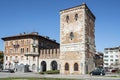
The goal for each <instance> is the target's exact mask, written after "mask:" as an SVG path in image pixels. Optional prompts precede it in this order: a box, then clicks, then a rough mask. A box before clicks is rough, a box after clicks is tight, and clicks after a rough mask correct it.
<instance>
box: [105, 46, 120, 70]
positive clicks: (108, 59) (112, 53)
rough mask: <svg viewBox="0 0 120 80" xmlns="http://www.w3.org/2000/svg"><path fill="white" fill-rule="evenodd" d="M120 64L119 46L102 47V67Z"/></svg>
mask: <svg viewBox="0 0 120 80" xmlns="http://www.w3.org/2000/svg"><path fill="white" fill-rule="evenodd" d="M119 64H120V47H113V48H105V49H104V67H105V68H110V67H113V66H117V65H119Z"/></svg>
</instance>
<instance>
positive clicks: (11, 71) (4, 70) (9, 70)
mask: <svg viewBox="0 0 120 80" xmlns="http://www.w3.org/2000/svg"><path fill="white" fill-rule="evenodd" d="M1 72H9V73H14V72H15V71H14V70H13V69H3V70H1Z"/></svg>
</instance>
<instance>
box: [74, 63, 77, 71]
mask: <svg viewBox="0 0 120 80" xmlns="http://www.w3.org/2000/svg"><path fill="white" fill-rule="evenodd" d="M74 71H78V64H77V63H75V64H74Z"/></svg>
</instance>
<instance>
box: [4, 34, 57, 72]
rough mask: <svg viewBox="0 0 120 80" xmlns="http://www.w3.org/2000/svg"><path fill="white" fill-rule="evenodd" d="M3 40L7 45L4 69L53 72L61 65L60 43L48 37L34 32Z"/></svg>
mask: <svg viewBox="0 0 120 80" xmlns="http://www.w3.org/2000/svg"><path fill="white" fill-rule="evenodd" d="M2 39H3V40H4V43H5V44H4V46H5V52H4V68H10V69H15V70H16V71H20V72H26V71H29V70H30V71H34V72H38V71H46V70H51V69H53V68H52V67H53V65H56V66H57V65H58V63H59V61H58V56H59V43H57V42H56V41H55V40H51V39H49V37H47V36H40V35H38V33H37V32H33V33H29V34H26V33H24V34H19V35H16V36H9V37H4V38H2ZM52 61H53V64H52ZM49 67H51V68H49ZM55 69H58V67H57V68H55Z"/></svg>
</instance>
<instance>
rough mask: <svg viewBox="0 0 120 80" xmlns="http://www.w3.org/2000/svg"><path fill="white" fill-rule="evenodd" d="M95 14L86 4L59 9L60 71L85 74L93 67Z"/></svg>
mask: <svg viewBox="0 0 120 80" xmlns="http://www.w3.org/2000/svg"><path fill="white" fill-rule="evenodd" d="M94 27H95V16H94V15H93V14H92V12H91V11H90V9H89V8H88V7H87V5H86V4H84V3H83V4H82V5H80V6H76V7H72V8H68V9H64V10H61V11H60V73H61V74H86V73H89V72H90V71H91V70H93V69H94V67H95V65H94V60H93V56H94V54H95V52H96V50H95V35H94V31H95V29H94Z"/></svg>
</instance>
